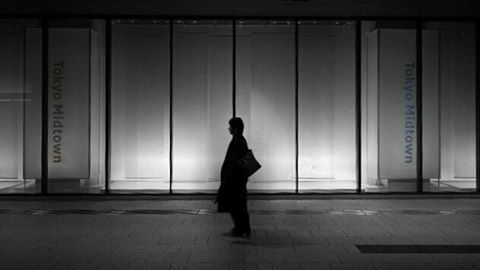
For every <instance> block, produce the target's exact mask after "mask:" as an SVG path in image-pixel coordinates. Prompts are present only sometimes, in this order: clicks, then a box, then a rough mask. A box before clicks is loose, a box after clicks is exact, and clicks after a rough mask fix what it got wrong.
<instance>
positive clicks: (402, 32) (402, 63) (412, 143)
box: [362, 21, 417, 192]
mask: <svg viewBox="0 0 480 270" xmlns="http://www.w3.org/2000/svg"><path fill="white" fill-rule="evenodd" d="M362 32H363V35H362V42H363V44H362V45H363V46H362V47H363V52H362V72H363V74H362V76H363V85H362V116H363V119H362V138H363V142H362V149H363V151H362V158H363V161H362V164H363V168H362V175H363V177H362V179H363V181H362V188H363V189H364V190H366V191H372V192H383V191H397V192H414V191H416V177H417V176H416V103H415V102H416V99H415V95H416V31H415V23H414V22H394V21H386V22H384V21H375V22H363V24H362Z"/></svg>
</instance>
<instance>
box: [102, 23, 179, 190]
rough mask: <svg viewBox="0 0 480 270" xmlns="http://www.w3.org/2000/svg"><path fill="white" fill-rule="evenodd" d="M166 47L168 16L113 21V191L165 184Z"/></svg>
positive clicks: (161, 187)
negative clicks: (157, 18)
mask: <svg viewBox="0 0 480 270" xmlns="http://www.w3.org/2000/svg"><path fill="white" fill-rule="evenodd" d="M169 46H170V26H169V24H168V21H156V20H147V21H145V20H114V21H113V25H112V95H111V102H112V117H111V169H110V170H111V179H110V188H111V189H112V191H113V192H138V191H140V192H150V191H151V192H155V193H157V192H161V191H162V190H163V191H168V190H169V188H170V167H169V166H170V164H169V151H170V150H169V149H170V135H169V134H170V128H169V125H170V124H169V123H170V122H169V121H170V120H169V119H170V53H169V51H170V49H169Z"/></svg>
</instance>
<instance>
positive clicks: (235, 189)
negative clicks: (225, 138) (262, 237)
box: [216, 117, 250, 237]
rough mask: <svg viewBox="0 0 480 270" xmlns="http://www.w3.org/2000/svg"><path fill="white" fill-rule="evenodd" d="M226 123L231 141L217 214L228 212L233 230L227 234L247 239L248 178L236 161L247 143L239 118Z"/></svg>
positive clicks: (243, 151) (219, 190) (223, 173)
mask: <svg viewBox="0 0 480 270" xmlns="http://www.w3.org/2000/svg"><path fill="white" fill-rule="evenodd" d="M228 123H229V128H228V130H229V131H230V134H231V135H232V141H231V142H230V144H229V145H228V150H227V155H226V156H225V160H224V161H223V165H222V171H221V180H220V188H219V189H218V193H217V200H216V202H217V203H218V212H229V213H230V215H231V216H232V219H233V223H234V228H233V229H232V231H231V232H230V233H229V234H230V235H231V236H235V237H243V236H246V237H249V236H250V220H249V219H250V218H249V215H248V210H247V180H248V176H247V175H246V174H245V173H244V172H242V170H240V168H239V167H238V165H237V161H238V160H239V159H240V158H241V157H242V156H243V155H244V154H245V153H246V152H247V151H248V147H247V141H246V140H245V138H244V137H243V127H244V125H243V121H242V119H241V118H238V117H236V118H232V119H230V121H229V122H228Z"/></svg>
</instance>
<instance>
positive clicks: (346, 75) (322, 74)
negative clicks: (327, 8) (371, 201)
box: [298, 23, 356, 189]
mask: <svg viewBox="0 0 480 270" xmlns="http://www.w3.org/2000/svg"><path fill="white" fill-rule="evenodd" d="M354 44H355V43H354V28H353V27H350V24H347V23H345V24H343V25H340V26H335V25H305V24H304V23H302V25H301V26H300V28H299V108H298V110H299V116H298V117H299V122H298V130H299V145H298V147H299V179H300V183H299V188H300V189H345V188H347V189H354V188H356V184H355V62H354V60H355V55H354V53H355V48H354ZM342 182H346V183H342ZM315 183H317V184H316V185H315ZM348 183H349V184H348Z"/></svg>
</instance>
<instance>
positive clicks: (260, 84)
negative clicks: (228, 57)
mask: <svg viewBox="0 0 480 270" xmlns="http://www.w3.org/2000/svg"><path fill="white" fill-rule="evenodd" d="M236 27H237V35H238V36H237V115H238V116H239V117H241V118H243V120H244V122H245V131H244V135H245V138H246V139H247V142H248V144H249V147H250V148H251V149H252V150H253V153H254V154H255V156H256V157H257V158H258V161H259V162H260V163H261V164H262V168H261V169H260V170H259V171H258V172H256V173H255V174H254V175H253V176H252V177H250V181H249V184H248V188H249V189H250V190H260V191H261V192H268V191H273V192H278V191H288V192H292V191H294V190H295V25H294V24H293V22H290V21H244V22H242V21H240V22H239V23H238V25H237V26H236Z"/></svg>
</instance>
